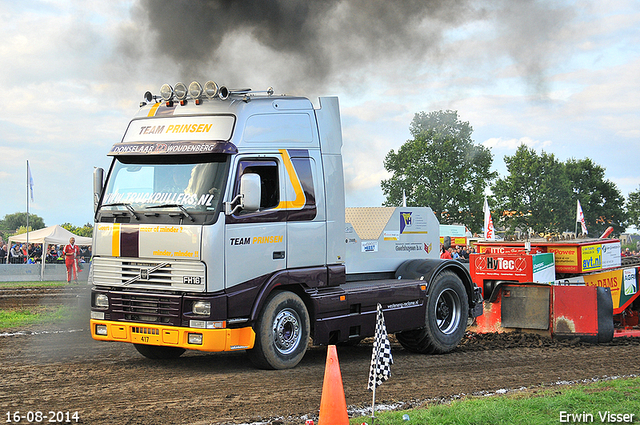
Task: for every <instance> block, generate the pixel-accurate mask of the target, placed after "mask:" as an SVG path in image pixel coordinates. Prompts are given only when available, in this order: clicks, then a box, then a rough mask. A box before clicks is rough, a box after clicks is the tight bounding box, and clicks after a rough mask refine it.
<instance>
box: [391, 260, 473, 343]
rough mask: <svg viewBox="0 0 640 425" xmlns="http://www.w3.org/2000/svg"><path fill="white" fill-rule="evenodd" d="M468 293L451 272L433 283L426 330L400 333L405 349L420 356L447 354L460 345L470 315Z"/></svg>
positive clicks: (398, 334) (399, 337)
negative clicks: (422, 354)
mask: <svg viewBox="0 0 640 425" xmlns="http://www.w3.org/2000/svg"><path fill="white" fill-rule="evenodd" d="M468 308H469V301H468V297H467V291H466V290H465V288H464V285H463V284H462V281H461V280H460V278H459V277H458V276H457V275H456V274H455V273H453V272H451V271H444V272H442V273H440V274H439V275H438V276H437V277H436V279H435V281H434V282H433V284H432V287H431V290H430V291H429V299H428V301H427V313H426V318H425V327H424V328H421V329H415V330H410V331H404V332H398V333H397V334H396V338H397V339H398V342H400V344H402V346H403V347H404V348H405V349H407V350H409V351H414V352H418V353H425V354H430V353H446V352H449V351H451V350H453V349H454V348H455V347H456V346H457V345H458V344H459V343H460V340H461V339H462V337H463V336H464V332H465V330H466V327H467V318H468V316H469V310H468Z"/></svg>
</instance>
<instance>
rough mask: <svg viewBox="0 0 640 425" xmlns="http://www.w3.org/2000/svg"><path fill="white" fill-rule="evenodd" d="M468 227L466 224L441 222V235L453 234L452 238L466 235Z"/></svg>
mask: <svg viewBox="0 0 640 425" xmlns="http://www.w3.org/2000/svg"><path fill="white" fill-rule="evenodd" d="M466 234H467V228H466V227H465V226H461V225H456V224H441V225H440V235H441V236H451V239H453V238H454V236H457V237H463V238H464V237H466Z"/></svg>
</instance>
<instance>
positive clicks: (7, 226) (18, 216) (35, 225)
mask: <svg viewBox="0 0 640 425" xmlns="http://www.w3.org/2000/svg"><path fill="white" fill-rule="evenodd" d="M60 226H61V227H63V228H65V229H67V230H68V231H70V232H71V233H73V234H74V235H77V236H86V237H89V238H90V237H91V236H92V235H93V224H91V223H87V224H85V225H84V226H74V225H73V224H70V223H64V224H61V225H60ZM45 227H47V226H46V225H45V224H44V219H43V218H42V217H39V216H38V215H36V214H29V231H30V232H32V231H34V230H39V229H44V228H45ZM26 232H27V213H26V212H17V213H13V214H7V215H5V216H4V218H3V219H2V220H0V239H2V240H4V241H5V242H6V241H7V240H8V239H9V236H14V235H20V234H22V233H26Z"/></svg>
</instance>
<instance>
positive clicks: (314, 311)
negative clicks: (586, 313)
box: [90, 81, 482, 369]
mask: <svg viewBox="0 0 640 425" xmlns="http://www.w3.org/2000/svg"><path fill="white" fill-rule="evenodd" d="M160 94H161V95H160V96H154V95H152V94H151V93H150V92H147V93H146V94H145V102H142V103H141V108H140V110H139V112H138V114H137V115H136V116H135V117H134V118H133V119H132V120H131V122H130V123H129V126H128V128H127V129H126V132H125V134H124V137H123V139H122V141H121V142H119V143H116V144H115V145H114V146H113V148H112V149H111V151H110V152H109V155H110V156H111V157H112V158H113V160H112V163H111V167H110V169H109V170H108V173H107V174H106V178H105V173H104V171H103V170H102V169H99V168H98V169H96V172H95V173H94V192H95V193H94V195H95V197H94V204H95V205H94V208H95V228H94V236H93V238H94V245H93V246H94V256H93V262H92V268H91V276H90V284H91V285H92V295H91V334H92V336H93V338H94V339H96V340H102V341H121V342H128V343H133V344H134V345H135V347H136V348H137V350H138V351H139V352H140V353H141V354H142V355H144V356H146V357H149V358H172V357H177V356H180V355H181V354H182V353H183V352H184V351H185V349H192V350H202V351H212V352H213V351H234V350H247V353H248V354H249V357H250V359H251V360H252V362H253V363H254V364H255V365H256V366H258V367H262V368H272V369H285V368H291V367H294V366H295V365H297V364H298V363H299V362H300V360H301V359H302V357H303V356H304V353H305V351H306V348H307V345H308V343H309V340H310V338H311V339H313V342H314V343H315V344H319V345H322V344H335V343H353V342H357V341H360V340H361V339H362V338H365V337H367V336H372V335H373V334H374V330H375V318H376V305H377V304H378V303H380V304H381V305H382V306H383V309H384V313H385V319H386V324H387V330H388V332H389V333H395V334H396V336H397V339H398V340H399V341H400V343H401V344H402V345H403V346H404V347H405V348H407V349H409V350H412V351H416V352H422V353H433V352H435V353H444V352H447V351H450V350H452V349H453V348H455V347H456V346H457V344H458V343H459V341H460V339H461V338H462V336H463V334H464V332H465V329H466V326H467V321H468V318H470V317H475V316H477V315H479V314H481V313H482V303H481V295H480V290H479V288H477V287H476V286H475V285H474V284H473V282H472V280H471V278H470V276H469V273H468V272H467V270H466V269H465V268H464V267H463V266H462V264H460V263H458V262H456V261H443V260H440V258H439V228H438V222H437V220H436V218H435V216H434V214H433V212H432V211H431V209H430V208H426V207H424V208H381V207H380V208H348V209H345V197H344V180H343V179H344V178H343V171H342V156H341V147H342V133H341V124H340V113H339V106H338V99H337V98H335V97H323V98H320V99H319V107H318V108H314V106H313V104H312V103H311V102H310V101H309V100H308V99H307V98H303V97H292V96H285V95H281V96H277V95H273V91H272V90H271V89H270V90H268V91H266V92H252V91H250V90H238V91H234V90H228V89H227V88H225V87H219V86H218V85H217V84H216V83H214V82H212V81H209V82H207V83H206V84H205V85H204V87H203V86H201V85H200V84H199V83H197V82H193V83H191V84H190V85H189V87H186V86H185V85H184V84H182V83H178V84H176V85H175V86H174V87H171V86H169V85H164V86H163V87H162V88H161V92H160Z"/></svg>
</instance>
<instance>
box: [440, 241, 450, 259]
mask: <svg viewBox="0 0 640 425" xmlns="http://www.w3.org/2000/svg"><path fill="white" fill-rule="evenodd" d="M440 258H442V259H443V260H451V253H450V252H449V250H448V249H444V246H443V245H442V244H440Z"/></svg>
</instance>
